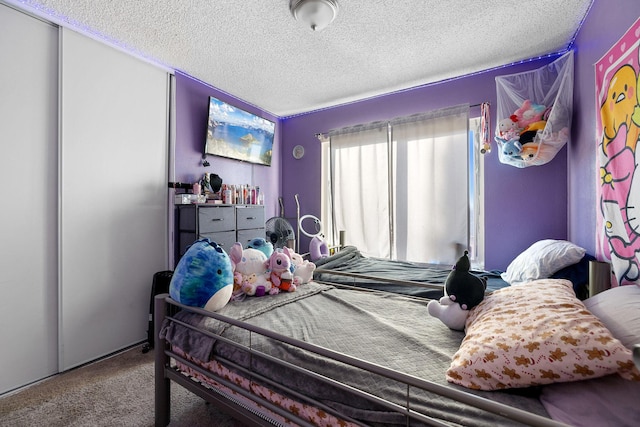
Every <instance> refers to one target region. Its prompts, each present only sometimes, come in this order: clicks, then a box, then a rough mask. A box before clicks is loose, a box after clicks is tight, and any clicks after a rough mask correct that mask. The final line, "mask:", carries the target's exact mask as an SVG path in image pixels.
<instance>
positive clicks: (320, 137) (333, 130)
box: [315, 101, 491, 140]
mask: <svg viewBox="0 0 640 427" xmlns="http://www.w3.org/2000/svg"><path fill="white" fill-rule="evenodd" d="M483 104H487V105H491V103H490V102H488V101H485V102H481V103H479V104H471V105H469V108H474V107H480V106H482V105H483ZM461 105H464V104H461ZM446 108H453V107H445V108H440V110H444V109H446ZM433 111H436V110H433ZM418 114H424V113H416V114H411V115H409V116H406V117H411V116H415V115H418ZM396 119H397V118H394V119H389V120H378V121H375V122H370V123H366V124H362V125H354V126H363V127H366V126H367V125H371V124H374V123H384V122H386V123H390V122H392V121H394V120H396ZM354 126H345V127H343V128H341V129H346V128H350V127H354ZM339 130H340V129H332V130H329V131H327V132H318V133H316V134H315V136H316V138H318V139H319V140H321V139H322V138H324V137H326V135H328V134H330V133H331V132H335V131H339Z"/></svg>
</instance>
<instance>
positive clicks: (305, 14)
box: [289, 0, 338, 31]
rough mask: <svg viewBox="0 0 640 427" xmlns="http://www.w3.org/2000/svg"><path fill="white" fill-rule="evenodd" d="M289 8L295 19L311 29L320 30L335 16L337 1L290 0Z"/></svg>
mask: <svg viewBox="0 0 640 427" xmlns="http://www.w3.org/2000/svg"><path fill="white" fill-rule="evenodd" d="M289 9H290V10H291V14H292V15H293V17H294V18H296V20H297V21H300V22H303V23H305V24H306V25H308V26H309V27H311V29H312V30H313V31H322V30H323V29H325V28H326V27H327V26H328V25H329V24H331V23H332V22H333V20H334V19H335V18H336V15H337V14H338V3H337V2H336V1H335V0H291V1H290V3H289Z"/></svg>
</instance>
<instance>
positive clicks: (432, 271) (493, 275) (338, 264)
mask: <svg viewBox="0 0 640 427" xmlns="http://www.w3.org/2000/svg"><path fill="white" fill-rule="evenodd" d="M315 264H316V266H317V268H318V269H323V270H333V271H341V272H349V273H358V274H364V275H367V276H373V277H382V278H386V279H394V280H408V281H412V282H419V283H428V284H431V285H439V286H440V288H439V289H429V288H424V287H419V286H412V285H398V284H389V283H385V282H381V281H376V280H373V279H360V278H357V279H354V278H351V277H345V276H339V275H336V274H331V273H324V272H322V273H321V272H317V273H316V274H314V279H315V280H320V281H325V282H332V283H340V284H344V285H352V286H357V287H364V288H367V289H375V290H381V291H386V292H393V293H399V294H403V295H411V296H416V297H421V298H430V299H439V298H441V297H442V296H443V294H444V291H443V288H442V286H444V282H445V281H446V280H447V276H448V275H449V273H450V272H451V268H452V266H445V265H422V264H417V263H412V262H407V261H394V260H389V259H381V258H372V257H366V256H364V255H362V253H361V252H360V251H359V250H358V249H357V248H356V247H354V246H346V247H344V248H343V249H342V250H340V251H339V252H337V253H335V254H334V255H331V256H330V257H327V258H323V259H319V260H317V261H315ZM471 273H473V274H475V275H476V276H479V277H484V278H485V279H487V291H493V290H496V289H499V288H502V287H505V286H508V283H507V282H505V281H504V280H502V278H501V277H500V272H495V271H484V270H471Z"/></svg>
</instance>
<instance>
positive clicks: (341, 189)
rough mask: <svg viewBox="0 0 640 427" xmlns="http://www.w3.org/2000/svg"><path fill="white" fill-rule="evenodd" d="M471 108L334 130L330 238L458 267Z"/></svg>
mask: <svg viewBox="0 0 640 427" xmlns="http://www.w3.org/2000/svg"><path fill="white" fill-rule="evenodd" d="M468 111H469V107H468V106H466V105H465V106H460V107H452V108H447V109H442V110H437V111H434V112H431V113H426V114H420V115H415V116H410V117H406V118H401V119H397V120H393V121H391V122H384V123H372V124H369V125H367V126H356V127H353V128H346V129H342V130H340V131H337V132H336V131H334V132H331V133H330V135H329V136H330V147H331V148H330V155H331V186H332V192H331V193H332V198H331V201H332V208H333V209H332V212H333V218H332V221H331V222H332V223H333V226H334V227H333V230H334V233H335V230H346V232H347V244H350V245H354V246H356V247H357V248H358V249H360V251H361V252H362V253H363V254H365V255H368V256H373V257H381V258H393V259H401V260H409V261H416V262H432V263H446V264H452V263H455V260H456V258H457V257H458V256H459V255H460V252H461V250H462V248H466V247H468V244H469V237H468V236H469V220H468V218H469V203H468V201H469V193H468V183H469V176H468V170H469V165H468V121H469V119H468V117H469V114H468Z"/></svg>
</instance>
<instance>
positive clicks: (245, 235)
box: [238, 228, 266, 248]
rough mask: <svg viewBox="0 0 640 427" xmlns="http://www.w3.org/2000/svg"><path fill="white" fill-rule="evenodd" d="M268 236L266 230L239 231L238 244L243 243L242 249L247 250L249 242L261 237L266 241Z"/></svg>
mask: <svg viewBox="0 0 640 427" xmlns="http://www.w3.org/2000/svg"><path fill="white" fill-rule="evenodd" d="M265 236H266V234H265V231H264V228H250V229H245V230H238V242H240V243H242V247H243V248H246V247H247V246H248V245H249V242H250V241H252V240H253V239H255V238H257V237H259V238H261V239H264V238H265Z"/></svg>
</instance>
